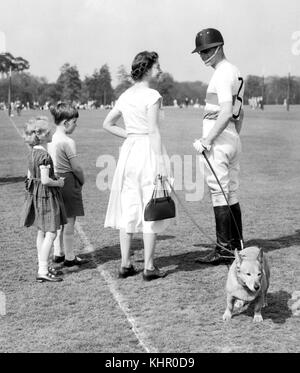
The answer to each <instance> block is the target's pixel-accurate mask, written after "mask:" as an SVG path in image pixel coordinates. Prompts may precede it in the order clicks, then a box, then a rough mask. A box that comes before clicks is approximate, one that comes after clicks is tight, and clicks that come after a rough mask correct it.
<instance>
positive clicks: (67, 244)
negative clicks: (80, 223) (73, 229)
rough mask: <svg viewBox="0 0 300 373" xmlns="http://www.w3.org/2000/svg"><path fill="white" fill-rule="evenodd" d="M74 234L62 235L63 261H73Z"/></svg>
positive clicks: (66, 233)
mask: <svg viewBox="0 0 300 373" xmlns="http://www.w3.org/2000/svg"><path fill="white" fill-rule="evenodd" d="M73 246H74V234H73V233H68V232H65V233H64V249H65V260H74V259H75V255H74V250H73Z"/></svg>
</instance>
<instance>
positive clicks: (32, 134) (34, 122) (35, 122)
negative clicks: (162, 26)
mask: <svg viewBox="0 0 300 373" xmlns="http://www.w3.org/2000/svg"><path fill="white" fill-rule="evenodd" d="M50 131H51V125H50V123H49V120H48V118H47V117H43V116H42V117H36V118H32V119H30V120H29V121H28V122H27V123H25V126H24V132H23V138H24V140H25V142H26V143H27V144H29V145H30V146H35V145H39V144H40V143H41V140H43V138H44V137H45V136H47V134H48V133H49V132H50Z"/></svg>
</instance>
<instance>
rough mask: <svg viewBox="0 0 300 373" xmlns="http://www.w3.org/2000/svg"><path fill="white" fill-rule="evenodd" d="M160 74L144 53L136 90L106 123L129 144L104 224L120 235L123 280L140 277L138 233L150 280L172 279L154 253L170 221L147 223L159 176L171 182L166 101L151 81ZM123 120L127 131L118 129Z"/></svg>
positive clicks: (137, 64)
mask: <svg viewBox="0 0 300 373" xmlns="http://www.w3.org/2000/svg"><path fill="white" fill-rule="evenodd" d="M160 73H161V71H160V67H159V63H158V54H157V53H156V52H147V51H145V52H141V53H139V54H138V55H137V56H136V57H135V58H134V60H133V63H132V71H131V76H132V78H133V80H134V85H133V86H132V87H130V88H128V89H127V90H126V91H125V92H124V93H123V94H122V95H121V96H120V97H119V99H118V100H117V102H116V104H115V106H114V108H113V109H112V110H111V111H110V112H109V114H108V115H107V117H106V118H105V120H104V123H103V127H104V129H106V130H107V131H108V132H110V133H112V134H113V135H116V136H119V137H122V138H125V139H126V140H125V141H124V143H123V145H122V148H121V152H120V158H119V161H118V165H117V168H116V171H115V175H114V178H113V183H112V189H111V193H110V198H109V203H108V208H107V213H106V219H105V223H104V226H105V227H112V228H116V229H119V230H120V246H121V268H120V270H119V277H120V278H126V277H128V276H133V275H135V274H136V273H137V271H136V269H135V268H134V266H133V265H132V264H131V261H130V246H131V240H132V236H133V233H137V232H143V241H144V272H143V278H144V280H146V281H149V280H154V279H157V278H161V277H164V276H165V275H166V273H165V272H163V271H162V270H160V269H159V268H158V267H156V266H155V265H154V249H155V243H156V236H157V233H160V232H162V231H163V229H164V228H165V227H166V225H167V222H168V221H166V220H162V221H154V222H149V221H145V220H144V209H145V206H146V204H147V203H148V202H149V200H150V198H151V195H152V192H153V188H154V180H155V178H156V176H157V175H158V174H160V175H162V176H165V177H166V176H167V172H166V166H165V162H164V158H165V156H166V152H165V150H164V147H163V145H162V141H161V136H160V130H159V112H160V107H161V95H160V94H159V92H158V91H156V90H154V89H151V88H150V87H149V83H150V81H151V79H153V78H155V77H157V76H158V75H159V74H160ZM121 116H123V119H124V123H125V129H123V128H121V127H119V126H117V125H116V122H117V121H118V120H119V119H120V118H121Z"/></svg>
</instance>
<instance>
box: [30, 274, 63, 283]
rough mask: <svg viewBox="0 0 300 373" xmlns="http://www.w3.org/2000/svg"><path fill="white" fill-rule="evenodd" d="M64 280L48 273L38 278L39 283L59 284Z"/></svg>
mask: <svg viewBox="0 0 300 373" xmlns="http://www.w3.org/2000/svg"><path fill="white" fill-rule="evenodd" d="M62 280H63V279H62V278H61V277H56V276H55V275H54V274H52V273H50V272H48V273H47V274H46V275H38V277H37V278H36V281H37V282H47V281H48V282H59V281H62Z"/></svg>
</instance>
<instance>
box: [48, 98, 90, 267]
mask: <svg viewBox="0 0 300 373" xmlns="http://www.w3.org/2000/svg"><path fill="white" fill-rule="evenodd" d="M50 112H51V114H52V116H53V119H54V122H55V124H56V131H55V133H54V135H53V137H52V142H51V143H49V144H48V151H49V153H50V155H51V157H52V159H53V163H54V171H55V175H56V176H60V177H64V181H65V184H64V186H63V188H62V196H63V201H64V204H65V208H66V212H67V219H68V223H67V224H66V225H65V226H64V227H63V229H62V230H61V231H58V235H57V238H56V239H55V241H54V256H53V261H54V262H55V263H63V265H64V266H66V267H73V266H75V265H81V264H84V263H86V262H87V260H86V259H82V258H80V257H78V256H76V255H75V254H74V233H75V232H74V229H75V228H74V227H75V221H76V217H77V216H84V208H83V201H82V186H83V184H84V174H83V169H82V167H81V165H80V163H79V161H78V156H77V152H76V144H75V141H74V140H73V139H72V138H71V137H70V136H69V135H71V134H72V133H73V132H74V130H75V128H76V127H77V125H78V123H77V119H78V117H79V114H78V111H77V109H76V108H75V107H73V106H72V105H69V104H67V103H64V102H60V103H58V104H57V105H56V106H51V107H50Z"/></svg>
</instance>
